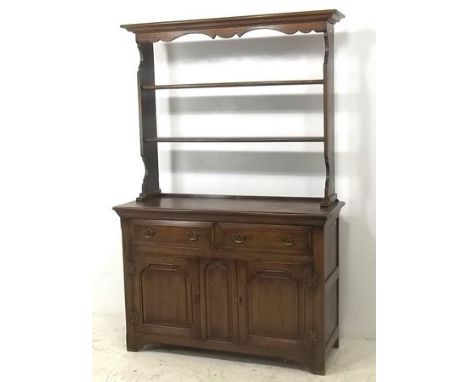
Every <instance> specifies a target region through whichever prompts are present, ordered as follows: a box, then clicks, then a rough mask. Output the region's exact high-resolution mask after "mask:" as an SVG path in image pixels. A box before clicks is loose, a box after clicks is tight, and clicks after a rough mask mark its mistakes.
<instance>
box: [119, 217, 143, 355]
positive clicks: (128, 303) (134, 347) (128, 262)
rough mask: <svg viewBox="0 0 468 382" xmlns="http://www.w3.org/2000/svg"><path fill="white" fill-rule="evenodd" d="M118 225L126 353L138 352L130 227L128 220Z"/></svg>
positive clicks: (125, 219) (122, 219)
mask: <svg viewBox="0 0 468 382" xmlns="http://www.w3.org/2000/svg"><path fill="white" fill-rule="evenodd" d="M120 224H121V227H122V248H123V251H122V262H123V276H124V292H125V321H126V336H125V338H126V344H127V350H128V351H138V350H139V349H140V347H141V346H140V345H139V343H138V341H137V338H136V333H135V329H134V324H135V308H134V303H133V292H134V290H133V289H134V277H135V264H134V262H133V259H132V256H131V251H130V226H129V221H128V218H125V217H121V218H120Z"/></svg>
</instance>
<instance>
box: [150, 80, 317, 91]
mask: <svg viewBox="0 0 468 382" xmlns="http://www.w3.org/2000/svg"><path fill="white" fill-rule="evenodd" d="M293 85H323V80H289V81H242V82H208V83H206V82H202V83H198V84H171V85H151V86H143V87H142V89H143V90H168V89H199V88H235V87H244V86H247V87H249V86H293Z"/></svg>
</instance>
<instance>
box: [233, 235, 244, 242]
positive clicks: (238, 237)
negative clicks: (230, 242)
mask: <svg viewBox="0 0 468 382" xmlns="http://www.w3.org/2000/svg"><path fill="white" fill-rule="evenodd" d="M234 241H235V242H236V243H237V244H242V243H243V242H244V241H245V236H244V235H242V234H241V233H237V234H236V235H234Z"/></svg>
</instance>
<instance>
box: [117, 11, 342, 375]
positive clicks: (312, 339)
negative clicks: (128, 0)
mask: <svg viewBox="0 0 468 382" xmlns="http://www.w3.org/2000/svg"><path fill="white" fill-rule="evenodd" d="M342 17H344V16H343V15H342V14H341V13H340V12H338V11H336V10H324V11H313V12H296V13H284V14H274V15H256V16H243V17H228V18H219V19H205V20H188V21H175V22H160V23H148V24H133V25H123V26H122V27H123V28H125V29H127V30H129V31H131V32H134V33H135V35H136V40H137V43H138V48H139V51H140V56H141V61H140V66H139V69H138V96H139V110H140V145H141V156H142V158H143V162H144V165H145V176H144V180H143V185H142V192H141V194H140V196H139V197H138V198H137V200H136V201H132V202H130V203H127V204H124V205H120V206H117V207H114V209H115V211H116V212H117V213H118V214H119V216H120V218H121V227H122V238H123V264H124V285H125V314H126V323H127V333H126V340H127V349H128V350H129V351H138V350H140V349H141V348H142V347H143V346H145V345H155V344H167V345H178V346H188V347H193V348H202V349H210V350H216V351H226V352H236V353H243V354H251V355H261V356H268V357H275V358H280V359H283V360H288V361H292V362H296V363H298V364H301V365H303V366H304V367H305V368H306V369H307V370H310V371H312V372H313V373H317V374H324V373H325V362H326V359H327V356H328V354H329V353H330V351H331V350H332V348H333V347H338V344H339V315H338V299H339V292H338V286H339V219H338V217H339V213H340V210H341V208H342V207H343V205H344V203H342V202H339V201H338V199H337V196H336V193H335V163H334V120H333V112H334V103H333V70H334V68H333V49H334V47H333V27H334V24H335V23H336V22H337V21H339V20H340V19H341V18H342ZM256 29H273V30H277V31H281V32H283V33H287V34H292V33H296V32H298V31H301V32H311V31H315V32H319V33H323V36H324V42H325V53H324V62H323V79H315V80H313V79H310V80H308V79H305V80H286V81H246V82H218V83H192V84H166V85H163V84H156V82H155V74H154V58H153V43H154V42H157V41H166V42H167V41H172V40H174V39H175V38H177V37H180V36H183V35H186V34H190V33H202V34H206V35H208V36H211V37H213V38H214V37H216V36H220V37H224V38H229V37H233V36H235V35H237V36H239V37H240V36H242V35H243V34H244V33H246V32H248V31H252V30H256ZM283 85H323V97H324V106H323V107H324V109H323V112H324V134H323V136H322V137H321V136H318V137H288V136H284V137H158V134H157V126H156V93H157V92H155V91H156V90H170V89H191V88H216V87H242V86H283ZM158 142H323V143H324V161H325V169H326V179H325V187H324V195H323V197H321V198H291V197H261V196H235V195H233V196H227V195H188V194H187V195H184V194H164V193H161V190H160V187H159V170H158Z"/></svg>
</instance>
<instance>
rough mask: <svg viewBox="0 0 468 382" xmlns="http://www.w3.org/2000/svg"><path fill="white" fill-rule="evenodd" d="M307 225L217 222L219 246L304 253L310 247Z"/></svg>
mask: <svg viewBox="0 0 468 382" xmlns="http://www.w3.org/2000/svg"><path fill="white" fill-rule="evenodd" d="M310 231H311V229H310V228H309V227H299V226H286V225H267V224H237V223H220V224H218V232H217V239H216V240H217V243H218V247H219V248H229V249H231V248H232V249H241V250H242V249H244V250H268V251H271V250H274V251H280V252H291V253H294V252H296V253H304V252H306V251H309V249H310V237H309V232H310Z"/></svg>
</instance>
